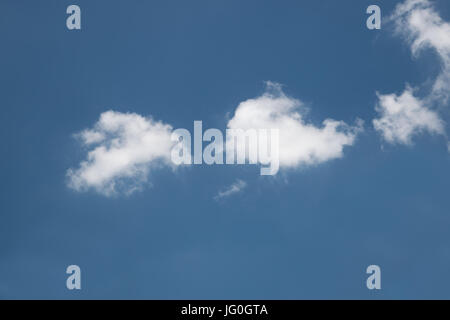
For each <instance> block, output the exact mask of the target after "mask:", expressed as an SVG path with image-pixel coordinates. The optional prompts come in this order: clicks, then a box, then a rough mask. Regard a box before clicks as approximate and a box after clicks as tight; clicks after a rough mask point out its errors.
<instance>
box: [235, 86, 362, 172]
mask: <svg viewBox="0 0 450 320" xmlns="http://www.w3.org/2000/svg"><path fill="white" fill-rule="evenodd" d="M305 115H306V109H305V108H304V107H303V104H302V102H300V101H299V100H297V99H294V98H291V97H288V96H287V95H285V94H284V93H283V91H282V89H281V86H280V85H279V84H277V83H272V82H268V83H267V90H266V92H265V93H264V94H263V95H262V96H260V97H257V98H255V99H249V100H246V101H244V102H241V103H240V104H239V106H238V107H237V109H236V110H235V113H234V116H233V118H232V119H230V120H229V122H228V128H230V129H244V130H247V129H278V130H279V160H280V167H284V168H297V167H300V166H308V165H315V164H319V163H322V162H325V161H329V160H332V159H336V158H340V157H342V156H343V150H344V147H345V146H351V145H353V144H354V142H355V139H356V136H357V134H358V133H359V132H360V131H361V130H362V120H357V124H356V125H355V126H349V125H347V124H346V123H344V122H343V121H336V120H332V119H327V120H325V121H323V124H322V126H315V125H314V124H312V123H307V122H306V120H305Z"/></svg>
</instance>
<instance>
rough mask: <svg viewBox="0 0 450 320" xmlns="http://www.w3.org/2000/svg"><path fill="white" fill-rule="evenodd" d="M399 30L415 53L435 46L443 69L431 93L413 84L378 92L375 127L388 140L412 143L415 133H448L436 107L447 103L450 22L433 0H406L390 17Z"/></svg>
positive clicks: (389, 141) (449, 68) (398, 32)
mask: <svg viewBox="0 0 450 320" xmlns="http://www.w3.org/2000/svg"><path fill="white" fill-rule="evenodd" d="M388 21H390V22H391V23H394V26H395V32H396V34H398V35H400V36H401V37H402V38H403V39H404V40H405V41H406V43H408V44H409V45H410V47H411V51H412V53H413V55H414V56H418V55H419V53H420V52H421V51H422V50H424V49H427V48H428V49H432V50H434V51H435V52H436V53H437V55H438V57H439V60H440V63H441V71H440V74H439V75H438V77H437V78H436V80H435V81H434V84H433V88H432V89H431V91H430V93H429V94H428V95H427V96H426V97H424V98H422V99H419V98H417V97H415V96H414V90H413V89H411V88H410V87H409V86H407V87H406V89H405V90H404V92H403V93H402V94H400V95H396V94H386V95H383V94H378V99H379V101H378V104H377V106H376V111H377V112H378V114H379V118H377V119H375V120H374V121H373V124H374V127H375V129H376V130H377V131H379V132H380V133H381V135H382V137H383V139H384V140H385V141H386V142H388V143H401V144H412V139H413V137H414V136H415V135H417V134H420V133H423V132H428V133H431V134H443V135H444V134H445V129H444V127H445V126H444V122H443V121H442V120H441V119H440V117H439V115H438V113H437V112H436V111H435V110H433V108H435V107H436V106H437V105H442V104H446V103H447V102H448V98H449V89H448V88H449V87H450V24H449V23H448V22H445V21H443V20H442V18H441V17H440V16H439V14H438V12H437V11H436V10H435V8H434V7H433V5H432V3H431V2H430V1H429V0H406V1H404V2H403V3H401V4H399V5H397V7H396V9H395V11H394V13H393V14H392V15H391V16H390V17H389V18H388Z"/></svg>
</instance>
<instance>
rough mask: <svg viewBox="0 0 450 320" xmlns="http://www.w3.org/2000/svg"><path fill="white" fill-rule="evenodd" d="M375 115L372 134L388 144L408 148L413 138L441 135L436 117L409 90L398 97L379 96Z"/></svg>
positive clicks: (442, 123) (441, 123) (442, 125)
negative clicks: (374, 133)
mask: <svg viewBox="0 0 450 320" xmlns="http://www.w3.org/2000/svg"><path fill="white" fill-rule="evenodd" d="M378 100H379V101H378V105H377V106H376V111H377V112H378V113H379V115H380V117H379V118H378V119H374V120H373V125H374V127H375V130H377V131H378V132H380V133H381V135H382V137H383V139H384V140H385V141H386V142H388V143H391V144H396V143H398V144H405V145H411V144H412V138H413V137H414V136H415V135H418V134H420V133H423V132H428V133H430V134H444V132H445V131H444V122H443V121H442V120H441V119H440V118H439V115H438V114H437V113H436V112H434V111H432V110H429V109H428V108H426V107H425V106H424V103H423V101H421V100H420V99H418V98H416V97H414V95H413V92H412V89H411V88H406V90H405V91H404V92H403V93H402V94H401V95H400V96H397V95H396V94H387V95H381V94H378Z"/></svg>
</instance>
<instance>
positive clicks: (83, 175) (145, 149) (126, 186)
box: [67, 111, 173, 196]
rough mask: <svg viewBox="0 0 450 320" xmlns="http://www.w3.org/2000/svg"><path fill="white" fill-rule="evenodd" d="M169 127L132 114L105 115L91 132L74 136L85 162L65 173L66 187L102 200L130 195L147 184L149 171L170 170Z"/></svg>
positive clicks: (115, 113) (113, 113) (105, 113)
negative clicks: (84, 153)
mask: <svg viewBox="0 0 450 320" xmlns="http://www.w3.org/2000/svg"><path fill="white" fill-rule="evenodd" d="M171 132H172V127H171V126H170V125H168V124H164V123H162V122H159V121H154V120H153V119H152V118H146V117H143V116H140V115H138V114H135V113H120V112H115V111H107V112H104V113H102V114H101V115H100V119H99V121H98V122H97V123H96V124H95V125H94V127H93V128H92V129H86V130H84V131H82V132H81V133H79V134H77V135H76V137H77V138H78V139H79V140H80V142H81V144H82V145H83V146H84V147H87V148H89V149H90V150H89V151H88V154H87V159H86V160H84V161H82V162H81V163H80V165H79V167H78V168H76V169H69V170H68V171H67V177H68V186H69V187H70V188H72V189H74V190H76V191H86V190H89V189H93V190H95V191H97V192H99V193H101V194H103V195H105V196H111V195H114V194H116V193H125V194H130V193H133V192H134V191H136V190H139V189H140V188H141V186H142V185H143V184H144V183H146V182H148V175H149V172H150V170H151V169H153V168H157V167H160V166H172V162H171V159H170V151H171V148H172V145H173V142H172V141H171Z"/></svg>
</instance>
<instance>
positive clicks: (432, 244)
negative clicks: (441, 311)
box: [0, 0, 450, 299]
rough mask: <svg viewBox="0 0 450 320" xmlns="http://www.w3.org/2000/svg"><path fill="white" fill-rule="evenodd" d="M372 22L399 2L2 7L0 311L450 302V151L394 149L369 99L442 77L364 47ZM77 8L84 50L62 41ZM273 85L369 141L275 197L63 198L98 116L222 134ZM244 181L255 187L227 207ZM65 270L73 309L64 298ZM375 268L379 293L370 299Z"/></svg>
mask: <svg viewBox="0 0 450 320" xmlns="http://www.w3.org/2000/svg"><path fill="white" fill-rule="evenodd" d="M375 3H376V4H378V5H380V6H381V8H382V11H383V15H386V14H388V13H389V12H391V11H392V8H393V7H394V5H395V4H396V3H397V2H396V1H366V0H361V1H355V0H342V1H336V0H320V1H312V0H310V1H299V0H296V1H294V0H292V1H289V0H281V1H280V0H277V1H274V0H271V1H257V0H245V1H243V0H231V1H230V0H227V1H223V0H220V1H219V0H201V1H200V0H191V1H170V0H169V1H168V0H157V1H156V0H152V1H137V0H134V1H124V0H122V1H106V0H96V1H87V0H77V1H65V0H64V1H61V0H58V1H56V0H52V1H50V0H45V1H31V0H30V1H19V0H14V1H13V0H3V1H1V2H0V39H1V45H0V136H1V140H2V152H1V157H0V177H1V184H0V188H1V189H0V298H5V299H16V298H45V299H47V298H62V299H72V298H74V299H78V298H130V299H132V298H145V299H167V298H170V299H184V298H187V299H222V298H232V299H301V298H343V299H345V298H361V299H377V298H450V290H449V285H450V272H449V271H450V234H449V229H450V198H449V187H450V180H449V173H450V171H449V160H450V156H449V153H448V152H447V149H446V145H445V139H444V138H442V137H430V136H427V135H424V136H421V137H419V138H418V139H416V140H415V141H416V144H415V146H414V147H401V146H399V147H392V146H387V145H385V146H384V149H383V150H382V149H381V145H382V141H381V140H380V137H379V136H378V134H377V133H376V132H375V131H374V130H373V128H372V127H371V124H370V122H371V120H372V119H373V118H374V117H375V116H376V113H375V111H374V104H375V102H376V94H375V92H376V91H380V92H381V93H391V92H397V93H399V92H401V91H402V90H403V89H404V86H405V83H406V82H408V83H410V84H412V85H420V84H422V83H424V82H426V81H427V80H429V79H432V78H433V77H434V76H435V75H436V74H437V72H438V62H437V58H436V57H435V56H434V55H433V54H432V53H426V54H424V55H423V56H421V57H420V58H419V59H413V58H412V57H411V54H410V51H409V48H408V46H407V45H405V44H404V43H403V42H402V40H401V39H399V38H397V37H393V36H392V30H391V29H389V28H388V26H385V25H383V29H382V30H381V31H369V30H368V29H367V28H366V26H365V23H366V18H367V15H366V14H365V11H366V8H367V6H369V5H370V4H375ZM70 4H77V5H79V6H80V7H81V10H82V30H81V31H69V30H67V28H66V22H65V21H66V17H67V15H66V13H65V11H66V8H67V6H68V5H70ZM436 5H437V8H438V9H439V12H440V13H441V15H442V16H443V17H444V18H445V19H447V20H450V5H449V4H448V2H447V1H445V0H440V1H437V2H436ZM266 80H271V81H276V82H279V83H282V84H283V85H284V86H285V87H284V88H285V92H286V93H287V94H289V95H291V96H293V97H295V98H298V99H300V100H302V101H304V102H305V103H307V104H308V105H309V106H310V107H311V113H310V120H311V121H312V122H313V123H315V124H320V123H321V122H322V121H323V120H324V119H325V118H328V117H331V118H334V119H337V120H344V121H346V122H347V123H352V122H353V121H354V120H355V118H356V117H360V118H362V119H364V120H365V121H366V130H365V132H364V133H363V134H362V135H361V136H360V137H359V139H358V141H357V143H356V144H355V146H353V147H350V148H347V149H346V150H345V156H344V157H343V158H342V159H338V160H334V161H330V162H327V163H325V164H322V165H319V166H317V167H313V168H307V169H304V170H297V171H289V172H284V173H282V174H281V176H280V177H278V178H276V179H274V178H268V177H265V178H262V177H260V176H259V169H258V168H256V167H252V166H250V167H249V166H244V167H242V166H241V167H233V166H215V167H205V166H201V167H198V166H197V167H193V168H190V169H188V170H183V171H181V172H179V173H177V174H173V173H172V172H170V170H162V171H157V172H154V173H153V174H152V175H151V178H150V180H151V182H152V184H153V186H152V187H150V186H149V187H147V188H145V189H144V191H143V192H140V193H136V194H133V195H132V196H130V197H125V196H119V197H115V198H106V197H104V196H102V195H99V194H95V193H93V192H89V193H76V192H74V191H73V190H71V189H69V188H67V187H66V180H65V179H66V178H65V173H66V170H67V169H68V168H70V167H76V166H77V165H78V163H79V162H80V161H81V160H82V159H83V158H84V157H85V150H83V149H82V148H80V147H79V145H78V144H77V142H76V141H75V140H74V139H73V136H72V135H73V134H74V133H76V132H79V131H80V130H82V129H84V128H87V127H90V126H92V125H93V124H94V123H95V122H96V121H97V119H98V117H99V115H100V113H102V112H104V111H106V110H108V109H113V110H116V111H121V112H127V111H130V112H136V113H139V114H142V115H152V116H153V117H155V118H156V119H158V120H162V121H164V122H167V123H170V124H172V125H173V126H174V127H175V128H180V127H181V128H188V129H190V128H192V125H193V121H194V120H203V124H204V127H205V128H208V127H215V128H222V129H224V128H225V126H226V114H227V113H228V112H232V111H233V110H234V109H235V108H236V106H237V104H238V103H239V102H241V101H243V100H246V99H248V98H253V97H256V96H258V95H260V94H261V93H262V92H263V90H264V85H263V84H264V81H266ZM443 117H444V119H446V120H447V121H448V119H449V113H448V108H447V109H446V110H444V111H443ZM236 178H240V179H242V180H245V181H247V183H248V188H247V189H246V190H245V191H244V192H243V193H240V194H238V195H236V196H234V197H231V198H229V199H227V200H226V201H222V202H217V201H215V200H214V199H213V197H214V195H215V194H216V193H217V191H218V190H220V189H223V187H225V186H227V185H229V184H231V183H232V182H234V181H235V179H236ZM286 181H287V182H286ZM71 264H77V265H79V266H80V267H81V269H82V290H81V291H69V290H67V289H66V285H65V283H66V278H67V275H66V273H65V270H66V267H67V266H68V265H71ZM371 264H377V265H380V266H381V268H382V290H381V291H377V292H375V291H369V290H368V289H367V288H366V285H365V281H366V278H367V275H366V273H365V270H366V268H367V266H368V265H371Z"/></svg>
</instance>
